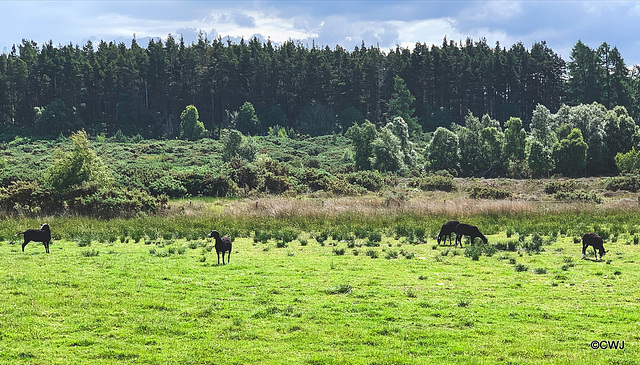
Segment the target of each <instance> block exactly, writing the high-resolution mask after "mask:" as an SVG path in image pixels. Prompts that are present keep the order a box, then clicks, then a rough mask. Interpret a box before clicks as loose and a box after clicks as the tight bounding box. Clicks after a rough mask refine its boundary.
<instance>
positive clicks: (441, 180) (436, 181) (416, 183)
mask: <svg viewBox="0 0 640 365" xmlns="http://www.w3.org/2000/svg"><path fill="white" fill-rule="evenodd" d="M409 186H411V187H415V188H418V189H420V190H424V191H437V190H439V191H455V190H456V189H457V185H456V182H455V180H454V179H453V176H451V174H449V173H448V172H446V171H440V172H439V173H436V174H431V175H427V176H422V177H414V178H412V179H411V180H410V181H409Z"/></svg>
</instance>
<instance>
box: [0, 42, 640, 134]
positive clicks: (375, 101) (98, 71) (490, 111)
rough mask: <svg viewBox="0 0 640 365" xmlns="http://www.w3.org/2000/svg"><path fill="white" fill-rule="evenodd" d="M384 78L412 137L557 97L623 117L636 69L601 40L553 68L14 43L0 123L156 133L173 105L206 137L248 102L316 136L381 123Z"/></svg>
mask: <svg viewBox="0 0 640 365" xmlns="http://www.w3.org/2000/svg"><path fill="white" fill-rule="evenodd" d="M396 77H400V78H402V79H403V80H404V81H405V83H406V86H407V88H408V90H409V91H410V93H411V95H413V96H414V97H415V99H414V101H413V104H412V108H413V111H414V115H415V118H417V119H416V123H418V124H419V125H420V127H421V129H422V130H423V131H425V132H428V131H434V130H435V129H436V127H438V126H446V127H449V126H450V125H451V123H457V124H463V123H464V118H465V116H466V115H467V114H468V112H471V113H472V114H473V115H476V116H482V115H485V114H486V115H488V116H490V117H491V118H494V119H496V120H498V121H500V122H501V123H503V124H504V123H505V122H506V121H507V120H508V119H509V118H510V117H518V118H520V119H522V120H523V122H524V125H525V127H527V126H528V123H529V121H530V120H531V118H532V113H533V111H534V109H535V108H536V106H537V105H538V104H541V105H544V106H545V107H547V108H548V109H549V110H550V111H552V112H556V111H557V110H558V109H559V108H560V107H561V105H563V104H567V105H578V104H590V103H593V102H597V103H600V104H602V105H604V106H605V107H606V108H608V109H612V108H613V107H615V106H624V107H625V108H626V109H627V110H628V112H629V113H630V115H631V116H632V117H633V118H634V119H635V120H638V117H639V113H640V108H639V107H638V102H637V100H638V93H639V90H640V87H639V85H640V78H639V73H638V67H635V68H633V70H631V69H630V68H629V67H627V66H626V65H625V62H624V60H623V58H622V56H621V55H620V53H619V52H618V50H617V48H615V47H611V46H609V45H608V44H606V43H603V44H602V45H601V46H600V47H598V48H597V49H591V48H590V47H588V46H586V45H585V44H583V43H582V42H577V43H576V45H575V46H574V48H573V51H572V53H571V60H570V61H569V62H566V61H565V60H563V59H561V58H560V57H559V56H558V55H557V54H556V53H554V52H553V50H552V49H550V48H549V47H548V46H547V45H546V44H545V42H540V43H536V44H533V45H532V46H531V48H530V49H527V48H526V47H525V45H523V44H522V43H518V44H514V45H512V46H510V47H508V48H506V47H503V46H501V45H500V44H496V45H495V46H494V47H491V46H490V45H488V44H487V42H486V41H484V40H481V41H472V40H471V39H467V40H466V41H464V42H459V43H458V42H455V41H452V40H447V39H445V40H444V41H443V42H442V45H440V46H429V45H426V44H420V43H418V44H416V45H415V47H414V48H413V49H407V48H396V49H394V50H391V51H389V52H384V51H383V50H381V49H380V48H379V47H367V46H365V45H364V44H363V45H362V46H361V47H356V48H355V49H353V50H346V49H344V48H342V47H340V46H336V47H335V48H334V49H331V48H329V47H328V46H327V47H325V48H321V47H318V46H316V45H315V44H312V45H311V46H309V45H304V44H301V43H299V42H294V41H288V42H285V43H283V44H281V45H274V44H273V43H271V42H270V41H268V42H266V43H263V42H261V41H259V40H258V39H257V38H253V39H251V40H248V41H244V40H243V41H241V42H240V43H239V44H236V43H232V42H231V41H229V40H226V41H225V40H224V39H215V40H208V39H206V38H205V37H201V38H200V40H199V41H198V42H197V43H194V44H185V43H184V42H183V41H182V40H176V39H175V38H173V37H172V36H169V37H167V39H166V40H164V41H162V40H157V41H154V40H152V41H151V42H150V43H149V44H148V47H146V48H143V47H141V46H140V45H138V44H137V43H136V41H135V40H133V41H132V44H131V46H130V47H127V45H125V44H124V43H119V44H116V43H113V42H109V43H107V42H105V41H101V42H100V43H99V44H97V45H96V44H93V43H92V42H91V41H89V42H87V43H86V44H85V45H82V46H80V45H73V44H69V45H64V46H63V45H58V46H56V45H54V44H53V42H51V41H50V42H49V43H47V44H43V45H38V44H36V43H35V42H33V41H28V40H23V41H22V43H21V44H19V45H18V46H17V47H14V48H13V49H12V50H11V52H10V53H9V54H2V55H0V85H2V86H1V88H0V125H1V126H2V127H4V128H5V129H6V128H9V127H18V128H34V127H36V128H35V129H34V130H33V131H32V132H31V133H33V134H36V135H37V134H46V135H49V136H54V137H57V136H58V135H59V133H61V132H63V133H67V135H68V133H69V132H73V131H76V130H78V129H79V128H81V127H82V128H85V129H86V130H88V131H89V132H90V133H92V134H93V133H101V132H104V133H106V134H107V135H113V134H114V133H115V132H116V131H117V130H121V131H122V132H123V133H125V134H126V135H133V134H137V133H140V134H141V135H142V136H143V137H145V138H167V137H169V138H170V137H174V136H177V135H178V133H179V131H178V129H179V123H180V120H179V116H180V114H181V112H182V111H183V110H184V109H185V107H186V106H187V105H194V106H196V107H197V110H198V111H199V115H200V119H201V121H202V122H203V123H204V126H205V127H206V128H207V129H208V130H211V131H215V130H219V128H220V127H226V126H229V125H230V123H232V122H233V117H234V113H237V111H238V110H239V109H240V107H241V106H242V105H243V104H244V103H245V102H249V103H251V104H252V105H253V107H254V108H255V112H256V114H257V116H258V119H259V125H258V126H257V127H258V128H257V129H255V130H241V131H242V132H243V133H251V134H253V135H255V134H266V133H267V131H268V129H269V127H273V126H275V125H280V126H283V127H286V128H293V129H295V130H296V131H297V132H299V133H302V134H309V135H312V136H313V135H323V134H331V133H335V132H344V131H345V130H346V129H347V128H348V127H349V126H350V125H351V124H353V122H354V121H360V120H364V119H367V120H369V121H371V122H373V123H374V124H376V125H384V124H385V123H386V121H388V120H391V119H392V117H393V115H391V114H390V110H389V105H388V101H389V100H390V98H391V95H392V93H393V92H394V79H395V78H396ZM52 103H55V104H54V106H53V107H52V106H51V104H52ZM43 108H44V109H46V108H57V109H56V110H57V111H58V114H66V115H65V118H64V121H60V122H56V123H49V125H43V126H37V125H36V120H37V113H38V110H40V111H42V110H43ZM51 124H53V125H51Z"/></svg>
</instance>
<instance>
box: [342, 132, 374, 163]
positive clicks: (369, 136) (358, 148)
mask: <svg viewBox="0 0 640 365" xmlns="http://www.w3.org/2000/svg"><path fill="white" fill-rule="evenodd" d="M345 135H346V137H347V138H349V139H350V140H351V141H352V143H353V147H354V150H355V157H354V159H355V163H356V169H358V170H369V169H370V168H371V156H372V155H373V147H372V143H373V141H374V140H375V139H376V135H377V130H376V126H375V125H373V123H371V122H369V121H365V122H364V123H362V124H361V125H359V126H358V125H354V126H351V127H350V128H349V129H348V130H347V133H346V134H345Z"/></svg>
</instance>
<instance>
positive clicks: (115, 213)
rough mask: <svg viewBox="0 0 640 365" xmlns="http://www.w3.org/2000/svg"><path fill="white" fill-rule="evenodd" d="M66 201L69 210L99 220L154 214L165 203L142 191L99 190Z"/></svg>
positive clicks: (79, 194) (162, 198)
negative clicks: (95, 217) (99, 218)
mask: <svg viewBox="0 0 640 365" xmlns="http://www.w3.org/2000/svg"><path fill="white" fill-rule="evenodd" d="M75 195H77V196H76V197H75V198H71V199H68V200H67V203H68V205H69V208H70V210H72V211H74V212H77V213H80V214H86V215H91V216H98V217H101V218H115V217H120V216H134V215H136V214H138V213H140V212H143V213H147V214H155V213H157V212H158V211H159V210H161V209H162V208H163V207H164V206H165V205H166V203H167V197H166V196H161V197H158V198H155V197H153V196H151V195H149V194H147V193H146V192H144V191H140V190H129V189H124V188H101V189H99V190H97V191H95V192H93V193H89V194H87V195H85V194H83V193H82V192H80V193H78V194H75Z"/></svg>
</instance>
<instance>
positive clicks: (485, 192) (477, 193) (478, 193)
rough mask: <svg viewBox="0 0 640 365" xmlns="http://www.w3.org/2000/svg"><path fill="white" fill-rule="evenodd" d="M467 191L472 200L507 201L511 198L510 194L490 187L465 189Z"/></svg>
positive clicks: (476, 186) (477, 186)
mask: <svg viewBox="0 0 640 365" xmlns="http://www.w3.org/2000/svg"><path fill="white" fill-rule="evenodd" d="M467 191H468V192H469V196H470V197H471V198H473V199H507V198H510V197H511V192H509V191H507V190H504V189H499V188H494V187H492V186H479V185H475V186H472V187H470V188H469V189H467Z"/></svg>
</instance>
